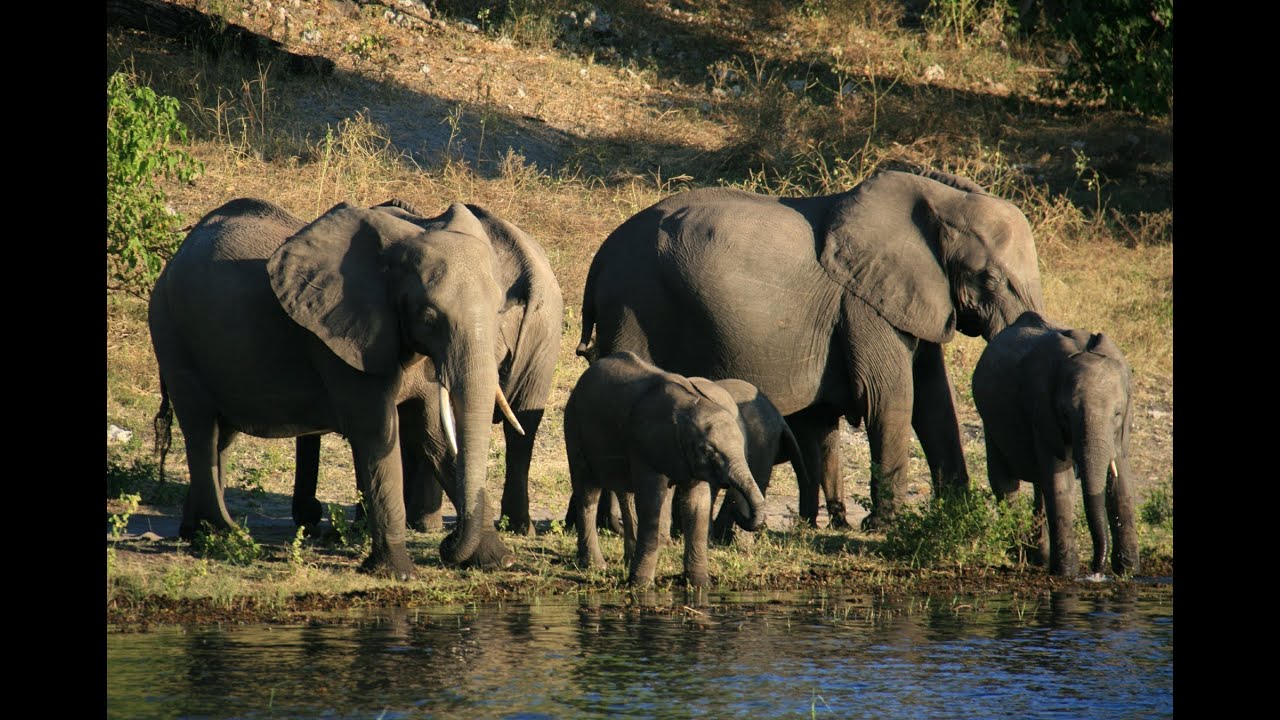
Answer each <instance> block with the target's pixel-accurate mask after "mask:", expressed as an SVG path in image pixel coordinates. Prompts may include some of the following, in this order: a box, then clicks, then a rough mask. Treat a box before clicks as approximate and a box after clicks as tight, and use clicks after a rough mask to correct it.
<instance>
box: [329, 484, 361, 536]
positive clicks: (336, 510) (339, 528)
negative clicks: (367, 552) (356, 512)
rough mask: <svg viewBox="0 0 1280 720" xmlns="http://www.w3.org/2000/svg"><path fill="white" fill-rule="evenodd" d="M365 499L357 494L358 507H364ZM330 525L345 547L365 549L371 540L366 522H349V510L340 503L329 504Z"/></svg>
mask: <svg viewBox="0 0 1280 720" xmlns="http://www.w3.org/2000/svg"><path fill="white" fill-rule="evenodd" d="M363 504H364V498H363V496H361V495H360V493H359V492H357V493H356V505H363ZM329 524H330V525H332V526H333V532H334V533H335V534H336V535H337V536H338V542H339V544H341V545H342V546H343V547H363V546H364V544H365V543H366V542H367V541H368V540H369V525H368V522H366V521H365V520H356V521H348V520H347V509H346V508H344V507H343V506H342V505H341V504H340V503H329Z"/></svg>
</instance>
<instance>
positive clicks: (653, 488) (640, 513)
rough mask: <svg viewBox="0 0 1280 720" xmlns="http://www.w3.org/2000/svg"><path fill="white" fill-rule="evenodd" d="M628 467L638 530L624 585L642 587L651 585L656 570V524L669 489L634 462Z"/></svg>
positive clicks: (658, 475)
mask: <svg viewBox="0 0 1280 720" xmlns="http://www.w3.org/2000/svg"><path fill="white" fill-rule="evenodd" d="M632 468H633V471H632V477H631V487H632V488H635V497H636V518H637V521H638V525H639V527H638V528H637V530H636V554H635V556H634V557H632V558H631V575H630V577H628V578H627V583H628V584H629V585H632V586H635V587H645V586H647V585H650V584H652V583H653V577H654V575H655V574H656V573H657V570H658V550H659V545H658V524H659V522H660V521H661V517H662V509H663V508H664V507H666V505H667V496H668V495H670V494H671V488H670V487H668V485H667V479H666V477H664V476H663V475H660V474H658V473H656V472H654V471H653V470H650V469H648V468H643V466H642V465H640V464H639V463H636V462H633V463H632ZM636 468H640V469H638V470H637V469H636Z"/></svg>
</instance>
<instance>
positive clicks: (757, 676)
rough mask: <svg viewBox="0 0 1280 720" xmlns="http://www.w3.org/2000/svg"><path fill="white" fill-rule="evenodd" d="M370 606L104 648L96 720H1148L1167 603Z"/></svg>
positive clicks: (658, 600) (1120, 593)
mask: <svg viewBox="0 0 1280 720" xmlns="http://www.w3.org/2000/svg"><path fill="white" fill-rule="evenodd" d="M636 599H637V598H633V597H632V598H629V597H622V596H612V597H599V596H593V595H585V596H582V597H579V598H554V599H543V600H541V601H534V602H528V603H504V604H491V605H475V606H466V607H454V608H431V609H414V608H388V609H385V610H382V611H380V612H378V613H376V614H364V615H356V614H351V615H346V616H341V617H342V619H343V620H344V624H313V625H310V626H306V627H278V626H276V627H267V626H257V627H252V626H251V627H235V628H218V627H213V628H208V627H202V628H189V629H183V628H165V629H161V630H158V631H154V632H150V633H143V634H110V635H108V636H107V660H108V665H107V701H108V716H109V717H118V718H144V717H165V718H172V717H189V718H205V717H208V718H215V717H217V718H224V717H264V718H265V717H277V718H278V717H321V718H376V717H383V718H397V717H415V718H416V717H468V718H488V717H495V718H497V717H502V718H541V717H546V718H553V717H554V718H561V717H583V718H594V717H599V718H605V717H610V718H612V717H673V718H678V717H753V718H754V717H797V716H806V717H807V716H810V715H811V714H813V715H817V716H819V717H884V718H900V717H997V716H1016V717H1028V718H1031V717H1062V716H1068V717H1091V718H1105V717H1125V718H1131V717H1167V716H1170V715H1172V675H1173V667H1172V656H1173V638H1172V635H1173V603H1172V595H1171V593H1170V592H1169V591H1167V590H1163V591H1162V590H1156V589H1151V588H1144V589H1141V590H1139V589H1138V588H1114V589H1111V590H1109V591H1106V592H1088V593H1085V592H1080V591H1063V592H1056V593H1053V594H1052V595H1048V596H1038V597H1032V598H1026V597H1023V598H1018V597H1008V596H1006V597H995V598H992V597H983V598H976V599H975V598H968V599H965V598H937V597H932V598H924V597H922V598H915V599H908V600H895V601H882V600H880V599H878V598H874V597H870V596H841V597H836V598H813V597H797V596H781V595H779V596H732V597H728V596H711V597H709V598H707V599H706V601H705V602H703V603H698V604H697V606H694V605H693V604H689V605H686V604H685V603H686V599H684V598H675V597H671V596H662V595H659V596H649V597H641V598H638V599H639V600H640V601H641V602H639V603H636V602H635V600H636Z"/></svg>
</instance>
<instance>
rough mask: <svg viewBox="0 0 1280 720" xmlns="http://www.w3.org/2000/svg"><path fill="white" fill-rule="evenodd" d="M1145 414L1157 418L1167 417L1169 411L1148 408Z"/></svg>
mask: <svg viewBox="0 0 1280 720" xmlns="http://www.w3.org/2000/svg"><path fill="white" fill-rule="evenodd" d="M1147 414H1148V415H1150V416H1151V417H1153V418H1155V419H1157V420H1159V419H1161V418H1166V417H1169V413H1168V412H1166V411H1164V410H1148V411H1147Z"/></svg>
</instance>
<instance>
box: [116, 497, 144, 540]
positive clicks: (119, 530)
mask: <svg viewBox="0 0 1280 720" xmlns="http://www.w3.org/2000/svg"><path fill="white" fill-rule="evenodd" d="M118 499H119V501H120V502H121V503H123V504H124V509H123V511H122V512H118V513H113V514H112V515H111V518H110V520H109V522H110V523H111V539H112V540H119V539H120V538H122V537H124V531H125V530H127V529H128V528H129V517H130V516H131V515H133V513H135V512H137V511H138V505H139V504H140V503H141V502H142V496H141V495H137V494H132V493H128V494H126V493H123V492H122V493H120V497H119V498H118Z"/></svg>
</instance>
